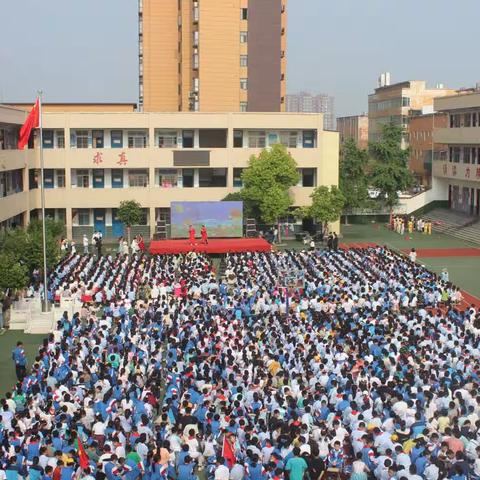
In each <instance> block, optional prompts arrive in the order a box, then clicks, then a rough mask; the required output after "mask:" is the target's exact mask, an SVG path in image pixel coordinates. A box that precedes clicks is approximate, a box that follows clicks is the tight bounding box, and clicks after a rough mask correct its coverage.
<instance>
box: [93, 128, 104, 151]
mask: <svg viewBox="0 0 480 480" xmlns="http://www.w3.org/2000/svg"><path fill="white" fill-rule="evenodd" d="M92 143H93V148H103V130H93V131H92Z"/></svg>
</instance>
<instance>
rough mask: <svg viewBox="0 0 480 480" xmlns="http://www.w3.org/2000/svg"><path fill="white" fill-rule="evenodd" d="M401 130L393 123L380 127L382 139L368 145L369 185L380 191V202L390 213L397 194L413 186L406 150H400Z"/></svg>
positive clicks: (395, 203)
mask: <svg viewBox="0 0 480 480" xmlns="http://www.w3.org/2000/svg"><path fill="white" fill-rule="evenodd" d="M401 143H402V128H401V127H399V126H397V125H395V124H394V123H388V124H386V125H383V127H382V137H381V140H380V141H378V142H372V143H370V145H369V148H370V154H371V156H372V158H373V160H374V164H373V169H372V174H371V184H372V185H373V186H374V187H375V188H377V189H378V190H379V191H380V199H381V201H382V202H383V203H384V204H385V205H386V206H387V207H389V209H390V211H392V209H393V207H394V206H395V205H397V204H398V192H401V191H404V190H407V189H408V188H409V187H411V186H412V184H413V175H412V173H411V172H410V170H409V168H408V158H409V151H408V149H402V147H401Z"/></svg>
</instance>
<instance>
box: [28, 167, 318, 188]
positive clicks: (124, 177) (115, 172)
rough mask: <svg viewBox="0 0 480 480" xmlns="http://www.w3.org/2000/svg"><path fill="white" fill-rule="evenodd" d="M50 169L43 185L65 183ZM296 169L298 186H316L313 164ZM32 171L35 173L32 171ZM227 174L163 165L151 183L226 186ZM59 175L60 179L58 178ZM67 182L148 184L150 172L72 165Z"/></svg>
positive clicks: (238, 182) (236, 177)
mask: <svg viewBox="0 0 480 480" xmlns="http://www.w3.org/2000/svg"><path fill="white" fill-rule="evenodd" d="M243 170H244V169H243V168H234V169H233V187H242V186H243V181H242V172H243ZM35 172H36V171H35ZM50 172H51V173H50V174H49V175H48V176H47V175H45V186H46V188H52V187H53V185H55V186H56V187H62V186H65V177H64V175H65V173H64V171H63V170H55V171H53V170H51V171H50ZM299 173H300V181H299V183H298V186H300V187H315V186H316V184H317V172H316V169H315V168H300V169H299ZM35 175H37V174H36V173H35ZM227 177H228V169H227V168H179V169H177V168H163V169H156V170H155V180H154V181H155V186H157V187H161V188H194V187H226V186H227ZM47 178H48V185H47ZM60 178H62V179H63V181H59V179H60ZM71 182H72V186H73V187H77V188H106V187H107V188H109V187H111V188H127V187H133V188H146V187H148V186H149V185H150V175H149V171H148V169H129V170H122V169H111V170H110V169H103V168H96V169H92V170H89V169H73V170H72V179H71ZM31 185H32V184H31ZM34 185H38V182H37V183H36V184H35V183H34ZM30 188H32V186H31V187H30ZM33 188H36V187H33Z"/></svg>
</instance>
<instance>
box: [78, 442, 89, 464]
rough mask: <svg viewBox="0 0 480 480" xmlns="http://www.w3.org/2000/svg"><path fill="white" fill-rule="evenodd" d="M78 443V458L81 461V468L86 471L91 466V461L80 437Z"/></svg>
mask: <svg viewBox="0 0 480 480" xmlns="http://www.w3.org/2000/svg"><path fill="white" fill-rule="evenodd" d="M77 442H78V458H79V460H80V467H81V468H82V469H83V470H85V469H86V468H87V467H88V466H89V465H90V461H89V459H88V455H87V452H86V451H85V448H83V444H82V440H81V439H80V436H78V437H77Z"/></svg>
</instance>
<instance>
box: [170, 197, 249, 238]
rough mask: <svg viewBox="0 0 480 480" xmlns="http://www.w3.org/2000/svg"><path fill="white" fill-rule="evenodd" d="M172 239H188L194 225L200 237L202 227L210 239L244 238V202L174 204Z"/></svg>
mask: <svg viewBox="0 0 480 480" xmlns="http://www.w3.org/2000/svg"><path fill="white" fill-rule="evenodd" d="M170 206H171V217H172V218H171V226H172V234H171V236H172V238H187V237H188V227H189V226H190V225H193V226H194V227H195V230H196V235H197V237H200V229H201V228H202V225H205V226H206V227H207V232H208V236H209V237H219V238H221V237H242V236H243V202H172V203H171V205H170Z"/></svg>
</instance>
